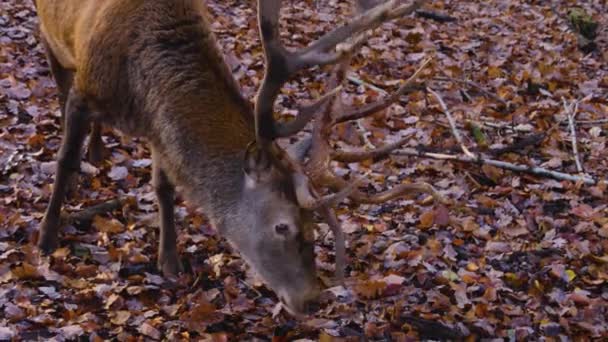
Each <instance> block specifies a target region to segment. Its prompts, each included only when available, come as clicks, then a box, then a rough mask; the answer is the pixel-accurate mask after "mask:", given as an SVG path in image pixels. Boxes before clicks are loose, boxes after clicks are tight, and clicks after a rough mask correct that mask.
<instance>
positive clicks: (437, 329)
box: [401, 314, 464, 341]
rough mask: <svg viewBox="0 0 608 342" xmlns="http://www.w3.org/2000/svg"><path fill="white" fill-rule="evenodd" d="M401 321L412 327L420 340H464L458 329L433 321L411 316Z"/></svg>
mask: <svg viewBox="0 0 608 342" xmlns="http://www.w3.org/2000/svg"><path fill="white" fill-rule="evenodd" d="M401 319H402V320H403V321H404V322H405V323H407V324H409V325H411V326H412V327H413V328H414V329H416V331H418V334H419V335H420V336H419V337H420V338H423V339H432V340H440V341H441V340H458V339H461V338H463V337H464V336H463V335H462V332H461V331H460V330H458V329H456V328H452V327H450V326H447V325H445V324H443V323H441V322H439V321H433V320H430V319H425V318H422V317H417V316H414V315H411V314H404V315H402V316H401Z"/></svg>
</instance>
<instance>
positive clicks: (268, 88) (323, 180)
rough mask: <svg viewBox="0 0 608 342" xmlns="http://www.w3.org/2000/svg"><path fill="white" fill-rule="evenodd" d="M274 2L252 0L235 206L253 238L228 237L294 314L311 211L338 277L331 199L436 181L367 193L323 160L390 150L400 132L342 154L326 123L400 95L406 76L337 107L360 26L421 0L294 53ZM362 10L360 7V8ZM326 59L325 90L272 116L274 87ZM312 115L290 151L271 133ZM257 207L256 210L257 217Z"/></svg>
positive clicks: (303, 282)
mask: <svg viewBox="0 0 608 342" xmlns="http://www.w3.org/2000/svg"><path fill="white" fill-rule="evenodd" d="M281 2H282V1H281V0H259V1H258V20H259V29H260V34H261V37H262V43H263V47H264V54H265V62H266V70H265V75H264V79H263V81H262V84H261V86H260V89H259V91H258V94H257V99H256V104H255V110H254V114H255V133H256V141H255V145H254V146H250V148H249V149H248V153H247V158H246V163H245V165H246V167H245V174H246V176H245V178H246V181H245V185H244V195H243V201H247V203H248V204H247V205H245V206H242V208H243V209H242V210H243V211H247V212H248V213H249V214H251V215H247V216H245V217H251V218H252V219H253V221H254V222H251V224H254V225H255V226H256V227H257V228H256V232H257V233H256V235H255V237H253V238H251V236H243V237H242V239H241V240H238V239H237V240H236V241H234V243H235V244H236V245H237V247H238V248H239V250H240V251H241V253H242V254H243V255H244V257H245V259H248V260H249V262H250V264H251V265H252V266H253V267H254V268H256V269H257V270H258V273H260V275H261V276H262V277H263V278H264V279H265V280H266V282H267V283H268V285H269V286H270V287H272V288H273V289H275V290H276V291H277V293H278V295H279V298H281V300H282V301H283V303H285V304H286V306H287V308H288V310H290V311H292V312H293V313H303V312H306V311H307V310H308V311H309V310H310V309H311V308H314V307H315V305H313V304H314V302H315V300H316V298H317V294H318V291H319V286H318V284H317V282H316V278H315V274H314V273H315V266H314V254H313V246H312V243H313V234H312V230H313V225H312V221H311V214H312V212H314V211H316V212H317V213H319V214H320V216H321V217H322V218H323V219H324V220H325V221H326V222H327V223H328V225H329V226H330V228H331V230H332V231H333V233H334V236H335V242H336V274H337V277H338V279H342V269H343V267H344V263H345V261H344V258H345V257H344V238H343V233H342V231H341V228H340V226H339V223H338V220H337V218H336V215H335V213H334V211H333V209H332V207H333V206H334V205H335V204H336V203H338V202H340V201H341V200H343V199H345V198H350V199H351V200H352V201H353V202H354V203H380V202H384V201H387V200H390V199H392V198H395V197H398V196H401V195H403V194H406V193H410V192H413V191H417V192H428V193H431V194H433V195H434V196H437V197H438V198H439V196H438V195H437V194H436V192H435V191H434V189H433V188H432V187H431V186H430V185H428V184H426V183H418V184H403V185H400V186H396V187H393V188H392V189H390V190H387V191H385V192H381V193H377V194H375V195H371V196H370V195H366V194H364V193H362V192H360V191H359V190H358V189H357V188H358V185H359V184H360V182H361V181H362V180H363V178H362V177H359V178H357V179H356V180H351V181H350V182H349V181H346V180H344V179H342V178H340V177H338V176H336V175H335V174H334V173H333V172H332V171H331V167H330V162H331V161H332V160H338V161H349V162H356V161H362V160H365V159H369V158H377V157H383V156H388V155H389V154H390V152H391V151H392V150H394V149H396V148H398V147H400V146H401V145H402V144H403V143H404V142H405V140H403V141H399V142H397V143H394V144H390V145H387V146H385V147H381V148H379V149H377V150H371V151H356V152H340V151H334V150H332V149H331V148H330V141H329V138H330V135H331V128H332V127H333V126H335V125H337V124H340V123H343V122H347V121H350V120H355V119H359V118H362V117H365V116H367V115H370V114H373V113H375V112H377V111H379V110H382V109H384V108H387V107H388V106H390V105H391V104H392V103H394V102H395V101H397V100H398V99H399V98H400V96H401V95H403V94H405V93H406V92H407V91H411V90H412V89H414V88H415V87H414V86H412V83H413V81H414V80H415V78H416V77H417V76H418V72H416V74H414V75H413V76H412V77H411V78H410V79H409V80H408V81H407V82H405V83H404V84H403V85H402V87H401V88H400V89H399V90H398V91H397V92H395V93H394V94H391V95H390V96H388V97H387V98H386V99H384V100H381V101H379V102H378V103H374V104H370V105H367V106H365V107H362V108H345V106H343V105H342V103H341V101H340V96H339V94H340V90H341V85H340V84H341V83H342V82H343V81H344V78H345V76H344V75H345V71H346V68H347V67H348V65H349V62H350V59H351V56H352V54H353V52H354V51H356V50H357V48H358V47H359V46H360V45H361V44H362V43H363V42H364V40H365V38H366V37H367V31H368V30H370V29H373V28H376V27H378V26H379V25H380V24H381V23H382V22H384V21H386V20H390V19H393V18H397V17H400V16H403V15H407V14H410V13H412V12H413V11H414V10H415V9H417V8H418V7H419V6H420V3H421V1H419V0H415V1H413V3H412V4H403V3H402V1H399V0H390V1H388V2H385V3H382V4H380V5H377V6H375V7H373V8H371V9H368V10H366V11H365V12H363V13H361V14H359V15H357V16H356V17H354V18H353V19H352V20H351V21H350V22H349V23H347V24H346V25H345V26H342V27H340V28H337V29H335V30H333V31H331V32H329V33H327V34H325V35H324V36H322V37H321V38H320V39H318V40H317V41H315V42H313V43H311V44H310V45H309V46H308V47H306V48H303V49H301V50H300V51H289V50H287V49H286V48H285V47H284V46H283V44H282V43H281V40H280V37H279V10H280V7H281ZM361 8H365V6H361ZM328 64H337V66H336V67H335V70H334V72H333V74H332V77H331V81H330V88H333V90H332V91H330V92H329V93H328V94H327V95H325V96H322V97H321V98H320V99H318V100H317V101H316V102H314V103H311V104H308V105H304V106H301V107H300V108H299V114H298V116H297V117H296V118H295V119H294V120H292V121H289V122H280V121H278V120H275V117H274V111H273V108H274V102H275V100H276V98H277V96H278V94H279V92H280V89H281V87H282V85H283V84H284V83H285V82H287V81H288V80H289V79H290V78H291V77H292V76H293V75H294V74H296V73H297V72H298V71H300V70H302V69H305V68H309V67H313V66H323V65H328ZM313 118H315V120H314V124H313V129H312V134H311V136H310V137H309V138H306V139H305V140H304V143H302V144H301V146H300V147H299V148H298V149H296V150H297V151H299V152H298V153H297V154H298V155H297V156H292V155H290V154H289V153H287V152H286V150H284V149H283V148H281V147H280V146H279V144H278V143H277V140H278V139H279V138H284V137H289V136H292V135H294V134H296V133H298V132H299V131H301V130H302V129H303V128H304V127H305V126H306V125H307V124H308V123H309V122H310V121H311V120H312V119H313ZM256 215H257V216H256Z"/></svg>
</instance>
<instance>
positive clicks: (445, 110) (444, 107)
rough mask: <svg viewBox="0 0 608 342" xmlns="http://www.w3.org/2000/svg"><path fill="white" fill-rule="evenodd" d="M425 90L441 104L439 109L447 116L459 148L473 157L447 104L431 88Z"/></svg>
mask: <svg viewBox="0 0 608 342" xmlns="http://www.w3.org/2000/svg"><path fill="white" fill-rule="evenodd" d="M427 90H428V92H429V93H431V95H433V96H434V97H435V98H436V99H437V101H438V102H439V105H440V106H441V109H442V110H443V113H444V114H445V116H446V117H447V118H448V122H449V123H450V127H451V129H452V134H453V135H454V138H456V141H457V142H458V143H459V144H460V148H461V149H462V152H463V153H464V154H465V155H466V156H467V157H469V158H473V159H475V155H474V154H473V153H472V152H471V151H469V149H468V148H467V147H466V145H465V144H464V141H463V139H462V136H461V135H460V132H459V131H458V127H456V121H455V120H454V117H453V116H452V114H451V113H450V110H449V109H448V106H447V105H446V104H445V102H444V101H443V98H441V96H440V95H439V94H438V93H437V92H435V91H434V90H433V89H431V88H427Z"/></svg>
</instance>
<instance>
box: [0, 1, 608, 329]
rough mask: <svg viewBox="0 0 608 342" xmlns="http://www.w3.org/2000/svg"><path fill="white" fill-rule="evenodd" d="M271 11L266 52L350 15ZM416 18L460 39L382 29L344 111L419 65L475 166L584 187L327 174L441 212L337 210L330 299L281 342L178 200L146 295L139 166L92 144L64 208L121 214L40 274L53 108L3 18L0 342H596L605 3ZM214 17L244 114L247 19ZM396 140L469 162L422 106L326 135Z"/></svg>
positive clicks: (255, 289)
mask: <svg viewBox="0 0 608 342" xmlns="http://www.w3.org/2000/svg"><path fill="white" fill-rule="evenodd" d="M286 3H288V4H289V5H288V6H286V7H287V8H286V9H285V11H284V13H283V18H284V20H283V24H282V34H284V38H286V39H285V41H286V42H287V44H289V45H290V46H292V47H296V46H304V45H305V44H306V43H307V42H309V41H311V40H312V39H314V38H315V37H318V36H320V35H321V34H322V33H323V32H327V31H328V30H329V29H331V28H332V27H334V26H335V25H338V24H340V23H342V22H344V20H345V18H347V16H348V13H349V9H350V6H349V4H348V3H346V2H341V1H335V0H319V1H296V0H291V1H286ZM432 3H434V5H433V7H430V8H429V10H433V11H437V12H440V13H444V14H447V15H449V16H451V17H453V18H454V19H455V20H454V21H448V22H438V21H437V20H433V19H428V18H423V17H421V16H419V15H417V16H412V17H408V18H404V19H401V20H399V21H395V22H392V23H388V24H385V25H383V26H382V28H381V29H379V30H378V32H376V34H375V35H374V36H373V38H371V39H369V41H368V42H367V44H366V45H365V46H364V48H363V49H362V51H361V53H360V54H359V55H357V56H356V58H355V60H354V63H353V68H352V70H351V72H352V73H351V77H350V78H351V81H352V82H351V83H352V84H351V86H349V87H348V89H347V93H346V94H345V95H344V100H345V102H347V103H352V104H355V105H359V104H365V103H369V102H372V101H374V100H377V99H380V98H382V97H383V96H384V93H383V92H384V91H389V92H390V91H391V90H394V89H396V87H398V85H399V83H400V80H402V79H407V78H408V77H409V76H410V75H411V74H412V73H413V72H414V71H415V70H416V69H417V68H418V67H419V66H420V63H421V62H422V61H423V60H425V59H427V58H431V62H430V64H429V66H428V67H427V68H426V69H424V71H423V72H422V74H421V76H420V78H419V81H424V82H425V83H426V85H427V86H428V87H430V88H432V89H433V90H435V91H436V92H438V93H439V94H441V97H442V98H443V99H444V100H445V103H446V105H447V107H448V108H449V110H450V111H451V112H452V114H453V116H454V118H455V121H456V124H457V125H456V126H457V129H458V131H459V132H460V134H461V135H462V136H463V144H464V145H465V146H467V147H468V149H469V150H470V151H471V153H473V154H475V155H476V156H478V157H481V158H483V159H493V160H500V161H503V162H506V163H511V164H517V165H524V166H525V167H532V166H536V167H541V168H544V169H547V170H551V171H556V172H562V173H565V174H569V175H574V176H576V175H579V174H580V173H581V172H580V171H579V170H578V169H577V165H576V164H577V163H576V161H575V154H574V153H573V141H576V145H577V149H578V159H579V161H580V165H581V167H582V173H584V174H586V175H587V177H588V178H589V179H590V181H588V182H587V183H590V184H586V183H585V182H583V181H578V182H577V181H569V180H564V179H559V178H554V177H549V176H546V175H535V174H532V173H529V172H528V171H529V168H524V169H525V170H524V171H508V170H505V169H504V168H502V166H500V165H489V164H487V163H486V164H484V163H483V162H470V161H466V160H465V161H448V160H436V159H432V158H426V157H422V156H411V155H406V154H407V153H395V155H394V156H391V158H389V159H388V160H385V161H382V162H379V163H372V162H371V161H370V162H365V163H362V164H340V165H338V164H336V165H335V166H336V169H337V170H338V171H339V174H346V173H349V172H350V173H353V174H356V173H362V172H364V171H368V170H370V171H371V177H372V178H373V179H374V180H375V181H376V184H375V185H374V186H370V187H369V189H368V190H369V191H370V192H375V191H380V190H382V189H385V188H388V187H391V186H392V185H394V184H398V183H404V182H418V181H425V182H429V183H431V184H433V185H434V186H435V187H436V188H437V189H438V190H439V191H440V192H441V193H442V194H443V195H444V196H445V197H447V198H449V199H450V200H451V201H452V203H451V204H450V205H441V204H434V203H433V202H432V201H429V199H428V198H427V196H424V195H419V196H409V197H408V198H404V199H399V200H394V201H391V202H389V203H386V204H382V205H365V206H359V207H357V206H355V205H352V204H351V205H349V203H348V202H347V203H345V204H343V205H342V206H341V207H340V208H339V210H338V212H339V218H340V220H341V222H342V225H343V227H344V230H345V231H346V233H347V242H348V248H347V251H348V258H349V266H348V269H347V279H346V284H345V286H337V287H333V288H331V289H329V290H328V291H327V293H326V294H325V295H324V300H323V305H322V308H321V310H320V311H319V312H318V313H317V314H315V315H314V316H311V317H309V318H308V319H304V320H300V321H297V320H295V319H294V318H293V317H291V316H290V315H289V314H287V313H285V312H282V311H279V309H280V307H278V306H277V298H276V296H275V295H274V293H273V292H272V291H271V290H269V289H268V288H266V287H264V286H263V285H262V284H260V283H259V282H258V281H257V280H255V278H254V276H252V274H251V272H250V271H249V269H248V267H247V265H246V264H245V263H244V261H242V260H241V259H240V258H239V256H238V254H237V253H236V252H235V251H233V250H231V249H230V247H229V246H228V244H227V242H226V241H225V240H223V239H222V238H221V237H219V236H218V235H216V233H215V232H214V230H213V228H212V227H210V226H209V224H208V223H207V220H206V219H205V217H204V215H202V213H200V212H199V211H197V210H195V208H192V207H191V206H189V205H188V204H187V203H184V202H182V201H179V202H178V206H177V207H176V213H177V215H176V216H177V226H178V229H179V251H180V253H181V255H182V256H183V259H184V262H185V264H186V269H187V272H186V274H184V275H182V276H181V277H179V279H177V280H176V281H168V280H166V279H164V278H162V277H161V276H160V275H159V274H158V272H157V271H156V270H155V268H154V264H155V258H156V253H157V240H158V237H157V236H158V230H157V223H156V204H155V203H156V202H155V198H154V194H153V190H152V187H151V185H150V163H151V161H150V159H149V158H150V156H149V152H148V150H147V148H146V147H145V143H144V142H142V141H139V140H138V139H129V138H126V137H122V136H120V135H119V134H118V133H116V132H110V131H108V132H106V134H105V135H104V143H105V146H106V147H107V148H108V149H109V151H110V153H109V155H108V158H107V160H106V161H104V162H103V163H102V164H101V165H100V166H99V167H95V166H93V165H91V164H89V163H87V162H85V161H84V160H83V163H82V167H81V172H80V175H79V177H80V181H79V184H80V186H79V187H78V189H77V191H76V192H75V194H73V195H72V196H71V197H70V199H69V200H68V202H67V204H66V206H65V209H66V210H67V211H68V212H78V211H80V210H82V209H83V208H87V207H90V206H92V205H95V204H98V203H102V202H107V201H109V200H112V199H114V198H117V197H120V198H122V199H125V200H124V201H123V202H121V205H120V208H118V209H117V210H114V211H112V212H110V213H106V214H101V215H98V216H96V217H94V218H93V220H92V222H86V223H74V224H71V225H67V226H65V227H64V228H63V230H62V235H61V236H62V240H61V248H60V249H59V250H58V251H57V252H56V253H55V254H53V256H51V257H41V256H39V254H38V250H37V248H36V247H35V239H36V238H37V227H38V224H39V222H40V220H41V219H42V215H43V212H44V210H45V208H46V204H47V203H48V200H49V197H50V192H51V185H52V180H53V173H54V168H55V161H54V158H55V156H56V153H57V149H58V146H59V143H60V141H61V131H60V122H59V116H60V115H59V105H58V101H57V91H56V88H55V83H54V81H53V79H52V76H51V75H50V72H49V68H48V65H47V62H46V59H45V55H44V51H43V48H42V46H41V44H40V42H39V40H38V37H39V31H38V28H37V25H38V21H37V17H36V12H35V9H34V6H33V4H32V3H31V1H22V0H7V1H2V3H0V203H1V204H0V340H6V339H11V338H13V339H15V340H34V339H48V338H55V339H56V340H66V339H67V340H71V339H78V338H79V337H82V336H84V337H87V336H88V338H89V340H91V341H100V340H102V339H109V338H117V339H118V340H135V339H136V338H137V339H139V338H141V337H144V338H150V339H163V338H164V339H168V340H174V339H203V340H209V341H225V340H250V339H254V338H259V339H262V340H272V341H287V340H295V339H312V340H317V339H318V340H321V341H340V340H349V341H351V340H352V341H358V340H361V339H367V340H395V341H405V340H417V339H435V340H445V339H453V340H460V339H466V340H471V341H472V340H477V339H480V338H491V337H498V338H505V339H509V340H511V341H514V340H539V339H543V338H545V339H546V340H563V338H564V337H581V338H585V339H597V340H606V339H608V201H607V198H608V190H607V184H608V183H607V182H606V179H607V178H608V174H607V171H608V152H607V151H608V146H607V142H608V133H607V128H608V8H607V7H606V6H607V5H606V4H605V1H604V0H588V1H584V2H580V1H524V0H515V1H505V0H488V1H485V0H484V1H481V0H476V1H437V2H432ZM582 3H584V4H582ZM576 4H578V5H579V6H582V8H583V11H584V12H586V13H587V14H589V15H590V16H591V18H592V21H594V22H597V23H599V24H600V26H599V28H598V29H597V36H596V37H595V45H596V46H595V47H594V46H587V47H581V46H579V43H578V42H579V39H580V37H578V36H577V34H576V32H575V30H574V29H573V27H572V26H571V25H570V23H569V14H568V13H572V6H575V5H576ZM581 4H582V5H581ZM209 7H210V12H211V16H212V17H213V19H214V23H213V29H214V31H215V32H216V33H217V35H218V41H219V43H220V45H221V47H222V49H223V50H224V51H225V53H226V56H227V57H226V60H227V62H228V63H229V65H230V66H231V67H232V69H233V71H234V75H235V77H236V78H237V79H238V80H239V82H240V83H241V86H242V89H243V91H244V93H245V94H246V95H247V96H248V97H249V98H250V99H251V100H253V97H254V94H255V91H256V89H257V87H258V85H259V82H260V78H261V75H262V73H263V63H262V51H261V47H260V43H259V40H258V33H257V24H256V20H255V18H256V16H255V5H254V2H253V1H238V0H226V1H219V0H213V1H209ZM585 49H586V51H582V50H585ZM326 71H327V70H319V69H316V70H311V71H309V72H306V73H302V75H301V77H299V78H298V79H295V80H293V81H292V82H290V83H289V84H288V85H287V86H286V87H284V91H283V94H282V95H281V97H280V98H279V101H277V102H278V105H277V107H278V108H279V110H280V111H281V113H282V114H284V115H292V114H293V113H295V102H296V101H299V100H307V99H311V98H315V97H318V96H319V95H320V94H323V92H324V91H326V90H327V89H325V88H324V87H325V82H326V81H327V72H326ZM382 89H384V90H382ZM563 101H566V102H567V105H566V107H569V108H570V110H566V109H565V106H564V103H563ZM575 107H576V112H575ZM569 114H570V115H572V116H575V117H574V123H575V125H574V132H575V133H576V134H575V136H576V140H574V139H573V134H572V131H571V129H570V127H569V125H568V115H569ZM406 136H411V139H410V140H409V141H408V142H407V143H406V144H405V146H404V149H403V151H416V152H418V153H421V154H423V153H430V152H439V153H444V154H451V155H454V156H458V157H459V158H461V159H463V160H464V159H466V158H465V157H464V154H463V152H462V151H461V147H460V144H459V143H458V142H457V141H456V139H455V138H454V134H453V130H452V129H451V128H450V125H449V123H448V121H447V119H446V116H445V115H444V112H443V110H442V107H441V106H440V105H439V103H438V102H437V100H436V98H435V97H433V96H431V95H430V94H429V93H426V92H424V91H416V92H413V93H411V94H409V95H408V96H407V97H404V98H402V99H401V101H400V102H399V104H397V105H393V106H392V107H391V108H389V109H388V110H385V111H383V112H381V113H378V114H375V115H374V116H373V117H370V118H367V119H363V120H361V121H360V122H359V123H358V124H357V125H353V124H348V125H343V126H341V127H339V129H337V130H336V131H335V133H334V136H333V138H335V139H336V141H338V140H339V141H341V143H340V144H338V146H341V147H344V148H349V147H348V146H354V147H369V146H371V145H375V146H380V145H382V144H383V143H385V142H392V141H395V140H397V139H399V138H401V137H406ZM410 154H411V153H410ZM591 183H593V184H591ZM326 230H327V227H326V226H324V225H321V234H319V236H318V238H317V247H316V253H317V263H318V266H319V269H320V275H321V277H324V278H328V277H331V275H332V269H333V264H332V261H333V258H334V255H333V242H332V236H331V234H324V233H323V232H324V231H326Z"/></svg>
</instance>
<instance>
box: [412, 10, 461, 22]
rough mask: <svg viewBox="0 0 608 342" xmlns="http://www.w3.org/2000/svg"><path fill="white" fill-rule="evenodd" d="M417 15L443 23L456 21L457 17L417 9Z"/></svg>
mask: <svg viewBox="0 0 608 342" xmlns="http://www.w3.org/2000/svg"><path fill="white" fill-rule="evenodd" d="M416 15H417V16H419V17H421V18H425V19H431V20H435V21H436V22H438V23H442V24H443V23H449V22H452V21H456V18H454V17H452V16H449V15H447V14H443V13H439V12H431V11H423V10H417V11H416Z"/></svg>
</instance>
